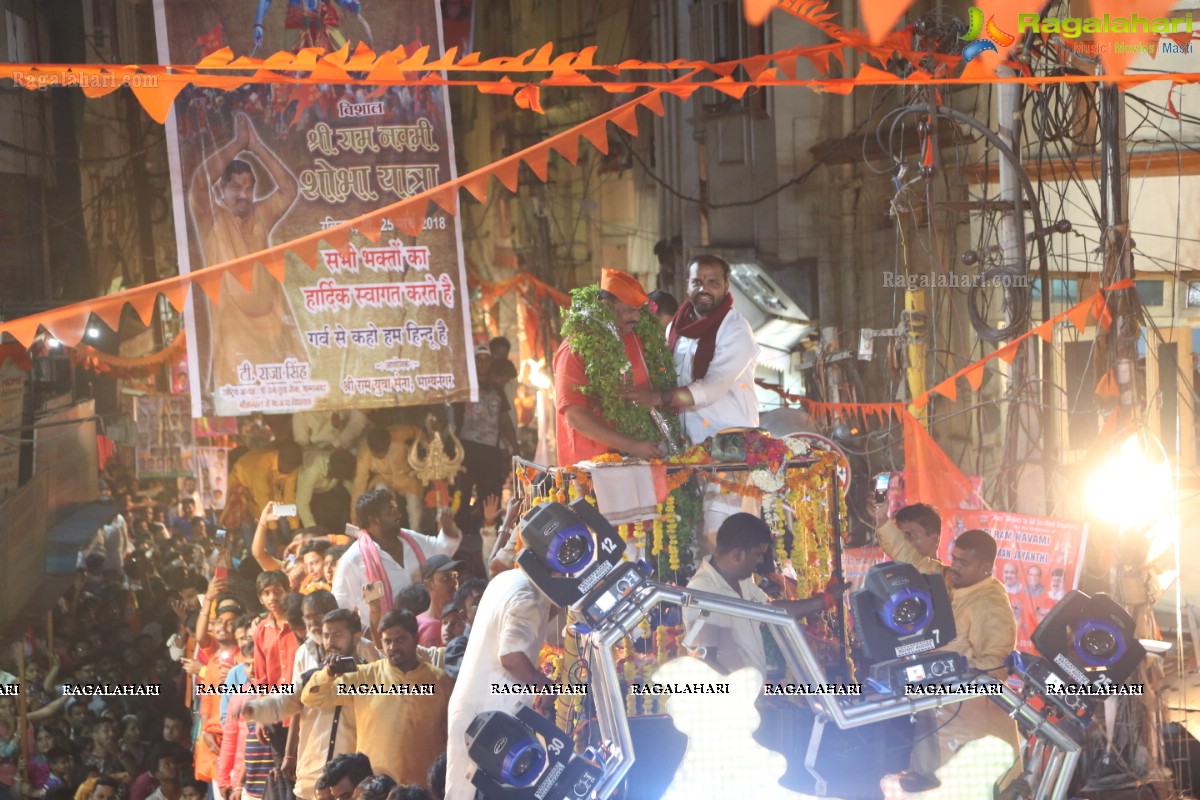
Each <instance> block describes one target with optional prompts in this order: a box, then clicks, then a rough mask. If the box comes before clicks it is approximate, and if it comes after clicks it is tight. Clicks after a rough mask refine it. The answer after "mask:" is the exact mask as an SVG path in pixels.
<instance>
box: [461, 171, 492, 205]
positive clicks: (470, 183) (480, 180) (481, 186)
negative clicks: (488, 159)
mask: <svg viewBox="0 0 1200 800" xmlns="http://www.w3.org/2000/svg"><path fill="white" fill-rule="evenodd" d="M490 178H491V176H490V175H488V174H487V173H486V172H485V173H483V174H482V175H480V174H477V173H472V174H471V175H470V176H469V177H466V178H464V179H463V182H462V186H463V188H464V189H466V190H467V191H468V192H470V193H471V196H472V197H474V198H475V199H476V200H478V201H479V202H480V203H484V202H487V193H488V181H489V180H490Z"/></svg>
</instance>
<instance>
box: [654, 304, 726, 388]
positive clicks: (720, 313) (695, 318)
mask: <svg viewBox="0 0 1200 800" xmlns="http://www.w3.org/2000/svg"><path fill="white" fill-rule="evenodd" d="M732 308H733V295H732V294H731V293H729V292H726V293H725V299H723V300H722V301H721V302H719V303H717V307H716V308H714V309H713V310H712V311H711V312H710V313H709V314H708V316H706V317H702V316H700V315H699V314H697V313H696V310H695V308H694V307H693V306H692V301H691V299H688V300H685V301H684V302H683V305H681V306H680V307H679V310H678V311H676V312H675V318H674V319H673V320H671V336H670V338H669V339H668V340H667V345H668V346H669V347H670V348H671V351H672V352H674V350H675V343H676V342H678V341H679V337H680V336H682V337H683V338H685V339H699V340H700V343H699V344H697V345H696V355H695V357H694V358H693V359H692V380H694V381H698V380H700V379H701V378H703V377H704V376H705V375H707V374H708V365H709V364H711V363H712V360H713V356H714V355H715V354H716V352H717V330H718V329H719V328H720V327H721V323H722V322H724V321H725V315H726V314H728V313H729V311H730V309H732Z"/></svg>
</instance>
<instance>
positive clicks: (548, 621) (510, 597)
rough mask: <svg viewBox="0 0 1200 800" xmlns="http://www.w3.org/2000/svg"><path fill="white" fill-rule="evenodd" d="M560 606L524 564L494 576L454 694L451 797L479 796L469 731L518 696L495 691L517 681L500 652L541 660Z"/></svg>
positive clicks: (448, 783)
mask: <svg viewBox="0 0 1200 800" xmlns="http://www.w3.org/2000/svg"><path fill="white" fill-rule="evenodd" d="M554 620H555V606H554V604H553V603H551V602H550V600H549V598H547V597H546V596H545V595H544V594H542V593H541V592H539V591H538V590H537V587H535V586H534V585H533V581H531V580H530V579H529V576H527V575H526V574H525V573H524V572H523V571H522V570H521V569H511V570H508V571H507V572H502V573H500V574H499V575H497V576H496V577H495V578H493V579H492V582H491V583H489V584H488V586H487V590H486V591H484V593H483V598H482V599H481V600H480V601H479V610H478V611H477V612H476V613H475V623H474V624H473V625H472V626H471V636H470V639H469V640H468V641H467V652H466V655H465V656H464V657H463V663H462V669H461V670H460V671H459V673H458V681H457V682H456V683H455V685H454V694H453V695H451V697H450V711H449V733H450V735H449V742H448V743H447V746H446V757H447V764H446V800H473V798H474V797H475V787H474V786H473V785H472V784H471V775H472V774H473V773H474V772H475V765H474V763H473V762H472V761H471V759H470V757H469V756H468V755H467V742H466V732H467V727H468V726H469V725H470V724H471V720H473V719H475V715H476V714H479V713H480V712H481V711H490V710H500V711H509V712H511V711H512V710H513V708H514V707H515V705H516V703H515V702H514V697H513V696H512V695H503V694H498V695H494V694H492V684H493V683H517V681H516V680H515V679H514V677H513V676H512V675H511V674H510V673H509V672H508V671H507V670H505V669H504V667H502V666H501V665H500V657H501V656H503V655H507V654H509V653H524V654H525V655H526V656H528V657H529V660H530V661H532V662H533V663H534V664H537V663H538V655H539V651H540V650H541V648H542V643H543V642H545V641H546V639H547V638H548V637H549V636H550V635H552V634H553V632H554Z"/></svg>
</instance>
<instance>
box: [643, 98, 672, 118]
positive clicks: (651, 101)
mask: <svg viewBox="0 0 1200 800" xmlns="http://www.w3.org/2000/svg"><path fill="white" fill-rule="evenodd" d="M638 102H640V103H641V104H642V106H643V107H645V108H648V109H650V110H651V111H653V112H654V113H655V114H656V115H658V116H660V117H661V116H662V115H663V114H665V113H666V111H664V110H663V101H662V92H651V93H650V94H648V95H646V96H645V97H643V98H641V100H639V101H638Z"/></svg>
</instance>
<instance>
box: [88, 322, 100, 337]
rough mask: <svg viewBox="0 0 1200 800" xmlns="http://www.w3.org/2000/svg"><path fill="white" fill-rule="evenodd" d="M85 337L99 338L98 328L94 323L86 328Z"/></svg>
mask: <svg viewBox="0 0 1200 800" xmlns="http://www.w3.org/2000/svg"><path fill="white" fill-rule="evenodd" d="M87 337H88V338H89V339H99V338H100V329H99V328H97V327H96V326H95V325H89V326H88V329H87Z"/></svg>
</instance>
